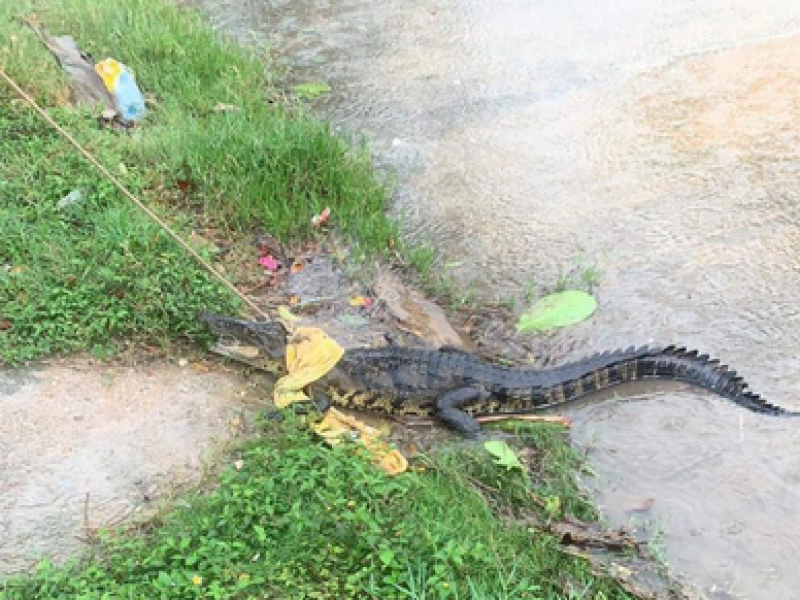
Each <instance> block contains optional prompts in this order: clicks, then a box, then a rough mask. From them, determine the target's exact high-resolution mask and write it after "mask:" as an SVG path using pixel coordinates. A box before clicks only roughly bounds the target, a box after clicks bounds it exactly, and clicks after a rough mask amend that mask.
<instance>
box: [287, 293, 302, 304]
mask: <svg viewBox="0 0 800 600" xmlns="http://www.w3.org/2000/svg"><path fill="white" fill-rule="evenodd" d="M289 304H290V305H291V306H297V305H298V304H300V296H298V295H297V294H292V295H291V296H289Z"/></svg>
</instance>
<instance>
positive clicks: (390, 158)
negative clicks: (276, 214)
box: [201, 0, 800, 599]
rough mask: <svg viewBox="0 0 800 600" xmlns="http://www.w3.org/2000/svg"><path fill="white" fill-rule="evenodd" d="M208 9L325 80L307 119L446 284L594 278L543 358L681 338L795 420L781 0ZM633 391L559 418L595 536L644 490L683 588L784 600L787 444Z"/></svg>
mask: <svg viewBox="0 0 800 600" xmlns="http://www.w3.org/2000/svg"><path fill="white" fill-rule="evenodd" d="M201 2H202V3H203V4H204V5H205V9H206V10H207V11H208V14H209V18H210V19H211V21H212V22H213V23H214V24H215V25H216V26H217V27H219V28H220V29H222V30H224V31H227V32H228V33H231V34H233V35H234V36H235V37H237V38H238V39H240V40H242V41H244V42H247V43H259V44H265V43H266V44H267V45H268V46H269V47H271V48H272V50H273V53H274V54H275V56H276V58H277V60H278V61H280V62H281V63H282V64H285V65H288V66H289V68H290V73H289V81H291V82H300V81H320V80H322V81H325V82H327V83H329V84H330V85H331V86H332V88H333V93H332V94H331V96H330V97H329V98H328V99H327V100H326V101H325V102H323V103H321V104H318V108H319V109H320V110H321V111H322V112H323V113H325V114H327V115H329V116H330V117H331V118H332V119H333V121H334V123H335V124H336V126H337V127H338V128H339V129H340V130H341V131H343V132H347V133H352V134H354V135H357V136H366V137H367V138H369V139H370V140H371V142H372V147H373V149H374V151H375V154H376V157H377V160H378V162H379V164H381V165H382V166H383V167H384V168H385V172H386V173H388V174H390V175H391V176H392V177H394V178H395V179H396V181H397V192H396V193H395V196H394V199H393V211H394V212H395V214H397V215H401V216H402V217H403V222H404V224H405V225H404V226H405V234H406V235H407V236H408V237H410V238H412V239H415V240H418V241H424V242H429V243H431V244H432V245H433V246H434V247H435V248H436V249H437V251H438V252H439V254H440V256H441V264H442V265H445V264H453V263H457V265H458V266H454V267H452V268H451V272H452V274H454V275H455V276H457V277H458V278H459V279H460V280H461V281H462V282H465V283H469V282H474V284H475V285H476V286H477V289H478V291H480V292H481V293H482V294H483V295H484V296H485V297H489V298H494V297H501V298H503V297H507V296H509V295H512V294H515V293H518V292H519V291H520V290H523V289H525V288H529V287H531V286H536V287H537V288H538V289H539V290H540V291H541V290H546V289H549V288H552V287H553V286H554V285H555V284H556V282H557V281H558V280H559V279H564V277H568V278H572V279H573V280H574V281H577V283H578V284H579V285H583V284H585V280H586V279H592V280H594V279H597V283H596V285H594V292H595V294H596V296H597V299H598V302H599V310H598V313H597V315H596V316H595V317H593V318H592V319H591V320H590V321H589V322H586V323H584V324H581V325H579V326H577V327H573V328H570V329H568V330H566V331H563V332H559V333H557V334H554V335H550V336H546V337H543V339H542V340H541V347H542V348H543V350H544V351H545V352H546V353H547V354H549V355H550V356H551V357H552V358H553V359H554V360H556V361H558V360H565V359H569V358H578V357H581V356H584V355H586V354H589V353H591V352H594V351H600V350H605V349H609V348H611V347H618V346H629V345H632V344H640V343H649V342H656V343H673V342H677V343H680V344H683V345H687V346H691V347H697V348H699V349H701V350H702V351H704V352H708V353H711V354H713V355H716V356H719V357H720V358H721V359H722V360H723V361H725V362H727V363H729V364H732V365H734V367H735V368H736V369H738V370H739V371H740V373H741V374H742V375H744V376H745V378H746V379H747V380H748V381H749V382H750V383H751V384H752V386H753V388H754V389H755V390H756V391H757V392H759V393H761V394H762V395H763V396H765V397H766V398H767V400H768V401H770V402H773V403H776V404H781V405H784V406H787V407H790V408H791V407H794V408H800V394H798V392H799V391H800V358H798V350H799V349H800V308H798V301H797V298H798V296H800V268H799V267H798V257H800V192H798V190H800V155H799V153H798V148H800V144H798V142H800V118H798V115H799V114H800V36H799V35H798V32H800V4H798V3H797V2H796V1H794V0H767V1H763V2H745V1H744V0H693V1H692V0H678V1H676V2H669V3H665V2H657V1H655V0H620V1H616V2H611V3H594V2H588V1H585V0H583V1H578V2H572V3H564V2H555V1H553V0H543V1H539V2H530V1H527V0H526V1H522V0H516V1H515V0H502V1H499V2H498V1H495V2H489V1H487V0H482V1H481V0H461V1H457V0H434V1H429V0H426V1H424V2H423V1H422V0H409V1H407V2H368V1H366V0H342V1H322V0H301V1H294V2H288V1H285V0H284V1H278V0H269V1H268V0H201ZM442 268H445V267H444V266H442ZM595 271H599V277H596V276H595V274H594V272H595ZM625 393H626V395H627V396H631V394H630V393H628V392H625ZM638 397H641V398H646V401H643V402H630V403H612V404H608V403H606V404H603V405H594V406H593V407H591V408H588V409H586V410H584V411H581V412H579V413H577V414H576V415H575V418H576V420H577V422H578V423H579V424H578V426H576V428H575V439H576V441H577V442H578V443H579V444H581V445H583V446H585V447H587V449H588V451H589V456H590V458H591V461H592V465H593V467H594V468H595V470H596V472H597V477H596V478H595V479H594V480H593V481H592V482H591V484H592V486H593V487H595V488H596V490H597V497H598V501H599V502H600V503H601V504H602V505H603V507H604V509H605V511H606V513H607V515H608V517H609V519H610V520H611V522H612V523H614V524H619V523H626V524H629V522H630V520H631V515H630V514H628V512H626V511H628V508H629V506H628V504H626V503H630V502H633V503H634V504H635V503H636V502H643V501H644V500H646V499H650V500H652V502H650V501H648V502H646V503H645V504H647V505H648V508H647V510H640V511H634V512H636V513H637V514H636V515H633V516H635V520H636V519H638V520H639V521H641V522H645V521H649V522H651V523H657V524H660V525H659V527H660V528H661V529H662V530H663V532H662V535H660V536H659V544H660V547H661V548H662V550H663V552H664V556H665V559H666V560H667V561H668V562H669V564H670V565H671V566H672V567H673V568H674V569H675V570H676V571H678V572H680V573H682V574H684V575H685V576H686V577H687V578H688V580H690V581H692V582H694V583H695V584H696V585H697V586H698V589H699V593H702V594H704V595H707V596H709V597H718V598H723V597H724V598H731V597H733V598H752V599H761V598H763V599H767V598H769V599H772V598H795V597H796V598H800V572H799V571H798V570H797V569H795V568H793V565H795V564H796V563H797V561H798V560H800V548H799V547H798V545H797V542H796V540H797V539H800V519H798V518H797V517H798V515H799V514H800V509H798V508H796V506H797V503H796V502H794V500H795V496H796V494H797V492H798V491H800V487H798V473H799V470H800V458H797V456H798V454H797V452H796V450H797V437H796V434H795V432H796V431H800V430H799V429H797V427H796V426H795V425H794V424H793V423H792V422H790V421H784V420H774V419H773V420H770V419H767V418H762V417H757V416H754V415H749V414H744V413H742V411H741V410H739V409H738V408H736V407H732V406H730V405H729V404H726V403H725V402H724V401H721V400H718V399H715V398H711V397H709V396H708V395H706V394H700V393H694V392H689V391H686V390H685V389H683V388H676V387H675V386H667V387H660V388H659V389H658V391H653V392H647V393H643V395H641V396H637V395H636V394H634V395H632V396H631V398H638ZM623 492H624V493H623ZM626 498H627V499H628V500H626ZM650 533H652V527H651V528H650Z"/></svg>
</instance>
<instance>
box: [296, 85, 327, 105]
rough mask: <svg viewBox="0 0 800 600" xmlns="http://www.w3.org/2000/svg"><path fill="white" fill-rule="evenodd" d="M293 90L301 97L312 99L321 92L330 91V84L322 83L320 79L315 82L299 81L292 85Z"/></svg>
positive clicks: (320, 94) (321, 93) (317, 96)
mask: <svg viewBox="0 0 800 600" xmlns="http://www.w3.org/2000/svg"><path fill="white" fill-rule="evenodd" d="M293 89H294V92H295V94H297V95H298V96H302V97H303V98H308V99H309V100H313V99H314V98H319V97H320V96H322V95H323V94H327V93H328V92H330V91H331V86H329V85H328V84H327V83H322V82H320V81H316V82H313V81H312V82H309V83H299V84H297V85H296V86H294V88H293Z"/></svg>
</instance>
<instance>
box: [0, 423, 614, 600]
mask: <svg viewBox="0 0 800 600" xmlns="http://www.w3.org/2000/svg"><path fill="white" fill-rule="evenodd" d="M267 427H268V428H269V429H268V430H267V431H265V432H264V436H263V437H262V438H261V439H260V440H258V441H255V442H251V443H249V444H248V445H247V446H245V447H244V448H243V449H242V450H241V451H239V452H237V453H235V455H234V456H232V457H231V461H232V462H233V461H236V460H239V461H241V462H240V463H237V464H238V466H239V467H240V468H239V469H237V468H233V467H229V468H227V469H226V470H225V471H224V472H223V474H222V475H221V478H220V482H219V485H218V487H217V488H216V489H215V490H214V491H213V492H211V493H209V494H207V495H195V496H193V497H189V498H186V499H184V500H183V501H181V502H180V505H179V506H178V507H177V508H176V509H175V510H173V511H171V512H166V513H164V514H163V515H162V516H161V517H160V519H159V522H158V523H155V524H152V525H150V526H148V527H145V528H144V529H143V530H142V531H140V532H138V533H137V532H136V531H133V532H131V533H130V534H125V535H121V536H115V537H113V536H107V537H106V539H105V541H104V542H103V543H102V544H101V545H100V547H98V548H97V552H96V554H95V556H94V557H93V558H91V559H89V560H88V561H85V562H83V563H79V564H77V565H72V566H70V567H67V568H58V567H54V566H52V565H50V564H48V563H44V564H42V565H41V566H40V567H39V568H38V570H37V571H36V573H35V575H33V576H32V577H31V578H27V579H16V580H13V581H9V582H7V584H6V587H5V588H2V587H1V586H0V599H2V600H11V599H14V600H27V599H31V600H33V599H36V600H47V599H51V598H52V599H55V598H70V599H73V598H75V599H89V598H91V599H93V600H94V599H100V598H115V599H116V598H175V599H188V598H276V599H280V598H286V599H292V600H295V599H304V598H309V599H310V598H319V599H346V598H380V599H393V598H398V599H400V598H404V599H409V598H410V599H419V600H421V599H456V598H471V599H487V600H488V599H492V600H502V599H523V598H530V599H548V600H550V599H553V600H555V599H563V598H575V599H578V598H584V599H596V600H601V599H611V598H615V599H616V598H619V599H622V598H628V597H629V596H627V595H626V594H625V593H624V592H623V591H621V590H620V589H619V588H618V587H617V586H616V584H614V583H613V582H611V581H607V580H603V579H597V578H595V577H594V576H592V575H591V574H590V573H589V570H588V568H587V566H586V564H585V563H584V562H583V561H580V560H579V559H575V558H572V557H568V556H566V555H564V554H562V553H560V552H559V551H558V549H557V543H556V542H555V540H554V539H553V538H551V537H549V536H547V535H545V534H543V533H541V532H539V531H537V530H535V529H533V528H531V527H530V526H529V525H525V524H523V522H522V521H521V520H520V521H512V522H508V523H504V522H502V521H501V520H500V519H499V518H498V516H497V511H493V510H492V509H491V508H490V505H489V504H487V502H486V501H485V499H484V498H483V497H482V496H481V494H480V493H478V491H476V490H477V489H481V490H495V492H482V493H489V495H490V496H492V498H491V504H493V505H494V506H495V507H496V508H498V509H502V512H506V513H508V512H513V511H525V510H527V511H530V510H531V509H532V508H533V504H532V503H531V502H530V500H529V498H530V493H531V489H532V483H531V479H530V477H529V475H527V474H526V473H525V472H523V471H519V470H515V471H511V472H506V471H503V470H499V468H498V467H496V466H494V465H493V464H492V463H491V460H490V459H489V457H488V455H487V454H486V453H485V452H482V451H478V450H479V449H476V450H474V451H463V450H462V451H453V452H445V453H437V454H436V455H434V457H433V458H430V459H428V460H427V461H426V463H425V464H426V465H427V468H426V469H425V470H424V472H422V471H418V472H409V473H406V474H403V475H401V476H398V477H389V476H386V475H384V474H383V473H382V472H380V471H378V470H376V469H375V468H373V467H372V466H371V465H369V464H368V463H367V462H366V461H365V460H364V459H362V458H361V457H359V456H358V455H356V454H355V453H354V452H353V448H352V447H340V448H337V449H334V450H330V449H328V448H327V447H326V446H324V445H321V444H320V443H319V442H317V441H316V440H315V439H313V438H311V437H310V436H309V434H307V433H305V431H304V430H303V429H300V428H298V427H296V426H294V425H291V424H288V425H281V426H276V425H269V426H267ZM527 435H528V437H529V438H531V439H533V440H534V441H536V443H537V447H538V448H539V449H540V450H539V451H540V452H543V453H544V454H542V455H540V456H538V457H536V460H535V461H533V462H535V463H536V464H537V465H540V466H543V465H547V466H546V467H542V468H543V469H544V470H538V471H536V472H535V479H536V481H537V482H538V483H537V486H536V489H537V493H539V494H540V495H541V494H547V495H548V497H558V498H560V499H562V500H563V501H562V502H561V503H560V506H562V507H564V506H565V507H567V508H569V509H570V510H571V511H573V512H577V513H578V514H582V515H583V516H587V515H589V514H590V513H591V509H590V507H588V505H586V504H585V502H583V501H582V500H581V499H580V497H579V494H578V493H577V490H576V489H575V486H574V484H573V483H572V481H571V480H567V479H564V478H563V477H561V476H560V475H559V476H554V475H555V474H556V473H560V472H562V469H564V468H565V467H568V466H570V465H571V464H572V462H573V461H575V460H576V459H575V458H574V456H572V455H571V454H569V451H568V450H564V448H565V445H564V443H563V439H562V436H563V434H562V433H561V432H560V431H556V430H554V429H553V428H552V427H549V426H536V427H534V428H532V429H531V430H530V433H528V434H527ZM564 452H566V453H567V454H562V453H564ZM476 481H477V482H480V486H481V487H480V488H475V487H473V485H472V484H471V483H470V482H476ZM559 510H560V509H556V511H555V512H556V513H557V512H558V511H559Z"/></svg>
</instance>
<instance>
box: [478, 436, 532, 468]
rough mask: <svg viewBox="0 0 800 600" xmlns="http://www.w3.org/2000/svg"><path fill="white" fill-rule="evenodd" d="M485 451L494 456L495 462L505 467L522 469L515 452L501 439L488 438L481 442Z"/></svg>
mask: <svg viewBox="0 0 800 600" xmlns="http://www.w3.org/2000/svg"><path fill="white" fill-rule="evenodd" d="M483 447H484V448H486V451H487V452H488V453H489V454H491V455H492V456H494V457H495V464H497V465H499V466H501V467H505V468H506V469H522V463H521V462H519V458H518V457H517V454H516V452H514V451H513V450H512V449H511V447H510V446H509V445H508V444H506V443H505V442H504V441H502V440H489V441H488V442H484V443H483Z"/></svg>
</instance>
